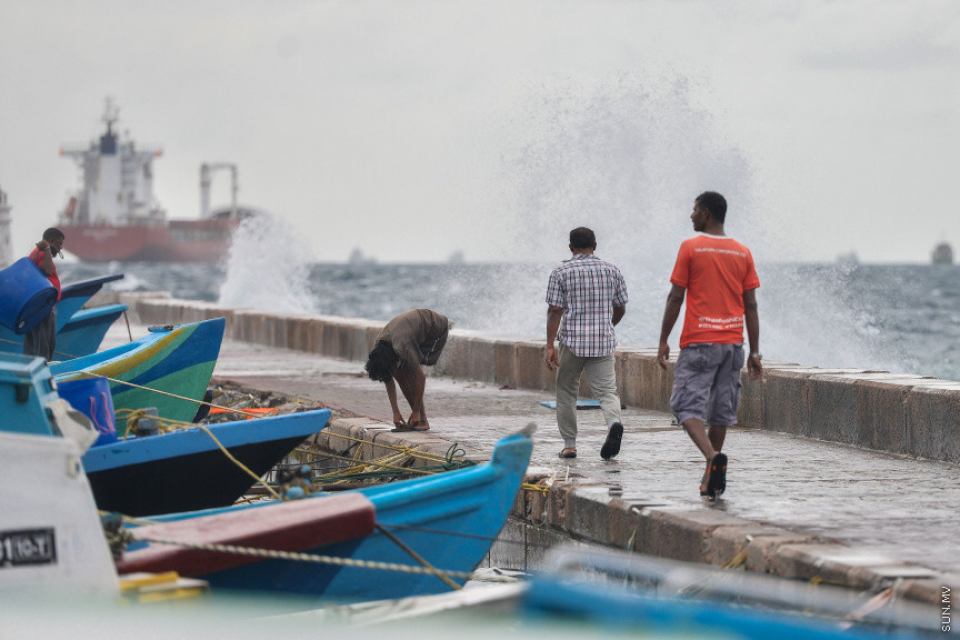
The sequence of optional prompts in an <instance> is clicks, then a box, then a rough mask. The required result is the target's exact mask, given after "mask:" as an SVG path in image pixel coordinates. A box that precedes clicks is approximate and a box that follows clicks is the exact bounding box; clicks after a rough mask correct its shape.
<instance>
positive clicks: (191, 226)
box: [57, 99, 251, 262]
mask: <svg viewBox="0 0 960 640" xmlns="http://www.w3.org/2000/svg"><path fill="white" fill-rule="evenodd" d="M102 120H103V123H104V124H105V125H106V131H104V132H103V133H102V134H101V135H100V137H99V138H98V139H96V140H93V141H91V142H90V143H89V144H85V145H72V146H64V147H63V148H62V149H61V150H60V155H61V156H62V157H64V158H69V159H71V160H73V161H74V162H76V163H77V166H78V167H79V168H80V178H81V181H80V188H79V189H78V190H77V191H76V192H75V193H73V194H72V195H71V197H70V199H69V201H68V202H67V205H66V207H65V208H64V210H63V211H62V212H61V213H60V216H59V221H58V225H57V226H58V227H59V228H60V229H62V230H63V231H64V233H65V234H66V236H67V238H66V243H65V244H66V249H67V250H68V251H70V252H71V253H73V254H75V255H76V256H77V257H79V258H80V259H81V260H86V261H90V262H106V261H111V260H121V261H141V262H216V261H218V260H220V259H221V258H222V257H223V255H224V253H225V252H226V251H227V249H228V248H229V246H230V235H231V233H232V232H233V231H234V229H235V228H236V227H237V224H238V223H239V220H240V219H241V218H242V217H243V216H244V215H248V214H249V212H250V211H251V210H250V209H245V208H241V207H238V206H237V201H236V198H237V191H238V187H237V184H236V173H237V172H236V166H235V165H229V164H227V163H219V164H217V165H212V168H214V169H218V168H221V167H230V168H232V175H233V178H234V180H233V184H232V194H233V195H232V201H231V205H230V207H229V208H228V209H223V208H221V209H217V210H214V211H212V212H211V210H210V205H209V187H210V178H209V176H210V169H211V167H208V166H207V165H206V164H205V165H203V167H201V198H202V201H203V206H202V217H201V218H200V219H194V220H172V219H168V218H167V213H166V211H165V210H164V209H163V207H162V206H161V205H160V203H159V202H158V201H157V199H156V197H155V196H154V194H153V162H154V160H156V159H157V158H160V157H162V156H163V150H162V149H160V148H159V147H156V148H154V147H140V146H139V145H137V143H136V142H134V141H133V139H132V138H130V136H129V134H125V135H124V137H122V138H121V136H120V135H119V134H118V132H117V122H118V109H117V108H116V106H115V105H114V104H113V102H112V101H111V100H109V99H108V100H107V103H106V108H105V110H104V114H103V118H102ZM204 178H205V180H204Z"/></svg>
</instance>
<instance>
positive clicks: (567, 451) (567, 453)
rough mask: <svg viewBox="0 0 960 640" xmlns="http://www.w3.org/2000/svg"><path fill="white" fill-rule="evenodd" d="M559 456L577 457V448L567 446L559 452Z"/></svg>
mask: <svg viewBox="0 0 960 640" xmlns="http://www.w3.org/2000/svg"><path fill="white" fill-rule="evenodd" d="M560 457H561V458H576V457H577V450H576V449H575V448H573V447H567V448H566V449H564V450H563V451H561V452H560Z"/></svg>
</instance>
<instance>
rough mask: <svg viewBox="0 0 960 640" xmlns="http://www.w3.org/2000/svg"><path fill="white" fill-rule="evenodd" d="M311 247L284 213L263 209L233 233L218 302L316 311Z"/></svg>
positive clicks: (289, 311)
mask: <svg viewBox="0 0 960 640" xmlns="http://www.w3.org/2000/svg"><path fill="white" fill-rule="evenodd" d="M313 260H314V256H313V253H312V249H311V247H310V246H309V245H308V244H307V243H306V242H304V241H302V240H301V239H300V238H299V237H298V235H297V233H296V231H295V230H294V228H293V227H291V226H290V224H288V223H287V222H286V221H285V220H284V219H283V218H281V217H279V216H275V215H271V214H267V213H260V214H257V215H254V216H250V217H248V218H246V219H245V220H244V221H243V222H242V223H240V226H239V228H238V229H237V230H236V231H235V232H234V234H233V243H232V245H231V247H230V253H229V256H228V257H227V267H226V277H225V279H224V281H223V284H222V285H221V286H220V297H219V303H220V304H222V305H226V306H230V307H247V308H252V309H261V310H264V311H276V312H279V313H317V312H318V311H319V309H318V305H317V303H316V295H315V294H314V293H313V292H312V290H311V287H310V264H311V263H312V262H313Z"/></svg>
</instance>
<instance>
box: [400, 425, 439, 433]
mask: <svg viewBox="0 0 960 640" xmlns="http://www.w3.org/2000/svg"><path fill="white" fill-rule="evenodd" d="M407 431H430V429H419V428H417V427H411V426H410V425H407V426H403V427H394V428H393V429H390V433H404V432H407Z"/></svg>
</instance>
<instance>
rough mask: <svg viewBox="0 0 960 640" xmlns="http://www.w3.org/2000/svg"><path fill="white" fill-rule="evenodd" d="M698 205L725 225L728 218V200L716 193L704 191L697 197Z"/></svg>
mask: <svg viewBox="0 0 960 640" xmlns="http://www.w3.org/2000/svg"><path fill="white" fill-rule="evenodd" d="M696 203H697V204H698V205H700V206H701V207H703V208H704V209H706V210H707V211H709V212H710V217H712V218H713V219H714V220H716V221H717V222H719V223H720V224H723V221H724V219H726V217H727V200H726V198H724V197H723V196H722V195H720V194H719V193H717V192H716V191H704V192H703V193H701V194H700V195H698V196H697V200H696Z"/></svg>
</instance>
